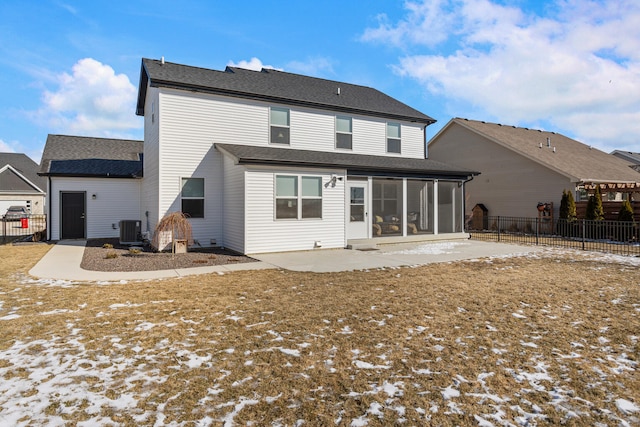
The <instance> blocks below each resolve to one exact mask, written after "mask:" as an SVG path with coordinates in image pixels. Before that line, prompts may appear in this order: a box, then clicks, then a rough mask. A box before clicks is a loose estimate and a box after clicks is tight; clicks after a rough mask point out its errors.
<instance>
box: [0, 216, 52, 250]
mask: <svg viewBox="0 0 640 427" xmlns="http://www.w3.org/2000/svg"><path fill="white" fill-rule="evenodd" d="M46 230H47V216H46V215H27V216H26V217H24V218H10V219H5V218H2V219H1V220H0V233H1V235H0V243H1V244H5V243H9V242H13V241H16V240H31V241H36V242H37V241H40V240H45V239H46V238H47V231H46Z"/></svg>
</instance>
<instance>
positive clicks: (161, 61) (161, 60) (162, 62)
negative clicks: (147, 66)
mask: <svg viewBox="0 0 640 427" xmlns="http://www.w3.org/2000/svg"><path fill="white" fill-rule="evenodd" d="M160 63H161V64H162V65H164V56H162V57H160Z"/></svg>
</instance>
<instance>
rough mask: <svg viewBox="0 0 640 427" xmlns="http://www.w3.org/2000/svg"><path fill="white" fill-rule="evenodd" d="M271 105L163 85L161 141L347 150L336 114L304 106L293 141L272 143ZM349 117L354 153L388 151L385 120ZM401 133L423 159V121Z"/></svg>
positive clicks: (293, 119)
mask: <svg viewBox="0 0 640 427" xmlns="http://www.w3.org/2000/svg"><path fill="white" fill-rule="evenodd" d="M271 107H273V105H271V104H269V103H263V102H260V101H251V100H240V99H234V98H229V97H223V96H215V95H207V94H198V93H191V92H188V93H186V92H183V91H178V90H171V89H162V94H161V99H160V102H159V105H157V107H156V111H157V113H156V114H157V115H159V117H161V118H162V120H161V121H160V124H161V139H162V141H165V139H166V137H168V136H170V135H171V134H175V133H178V134H179V135H181V136H182V137H183V138H182V139H183V140H189V139H190V138H195V139H196V140H198V139H201V138H205V139H206V140H207V141H208V142H209V143H215V142H219V143H225V144H242V145H258V146H272V147H282V148H294V149H298V150H314V151H325V152H331V151H344V150H338V149H336V147H335V138H336V135H335V117H336V115H335V112H331V111H327V110H318V109H310V108H302V107H300V108H290V109H289V113H290V116H289V130H290V144H289V145H288V146H287V145H284V144H282V145H279V144H275V145H274V144H270V143H269V139H270V136H269V130H270V120H269V111H270V108H271ZM282 107H284V106H282ZM174 109H175V111H174ZM351 117H352V127H353V129H352V135H353V138H352V140H353V148H352V152H353V153H356V154H368V155H377V156H386V155H389V154H388V153H387V152H386V123H387V121H386V120H384V119H382V118H377V117H369V116H351ZM174 126H175V129H173V127H174ZM167 132H169V134H167ZM401 132H402V156H403V157H411V158H424V141H425V139H424V135H423V133H424V125H421V124H416V123H409V122H406V123H404V122H403V123H402V130H401ZM392 155H393V156H397V154H392Z"/></svg>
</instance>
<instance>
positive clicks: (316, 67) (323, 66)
mask: <svg viewBox="0 0 640 427" xmlns="http://www.w3.org/2000/svg"><path fill="white" fill-rule="evenodd" d="M287 70H291V72H293V73H299V74H304V75H306V76H321V75H325V74H333V63H332V62H331V60H330V59H329V58H325V57H321V56H318V57H312V58H308V59H307V60H306V61H291V62H289V63H288V64H287Z"/></svg>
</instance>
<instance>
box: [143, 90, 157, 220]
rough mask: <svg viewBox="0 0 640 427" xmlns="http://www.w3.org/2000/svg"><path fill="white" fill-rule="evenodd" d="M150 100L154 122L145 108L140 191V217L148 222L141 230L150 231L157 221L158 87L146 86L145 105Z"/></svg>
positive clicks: (148, 103)
mask: <svg viewBox="0 0 640 427" xmlns="http://www.w3.org/2000/svg"><path fill="white" fill-rule="evenodd" d="M152 102H155V123H151V114H150V113H151V110H150V109H149V108H145V117H144V156H143V163H144V165H143V166H144V172H143V173H144V178H143V179H142V183H141V191H140V197H141V199H140V200H141V201H140V209H141V212H140V218H145V220H146V221H148V224H149V228H148V229H147V228H146V224H145V225H144V226H143V231H149V232H151V233H152V232H153V230H154V228H155V225H156V224H157V223H158V221H159V218H158V207H159V200H160V196H159V185H160V182H159V176H160V169H159V168H160V164H159V160H160V145H159V141H160V132H159V127H158V122H159V121H160V113H161V112H160V111H159V108H158V89H156V88H151V87H147V100H146V104H145V105H147V106H148V105H151V103H152Z"/></svg>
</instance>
